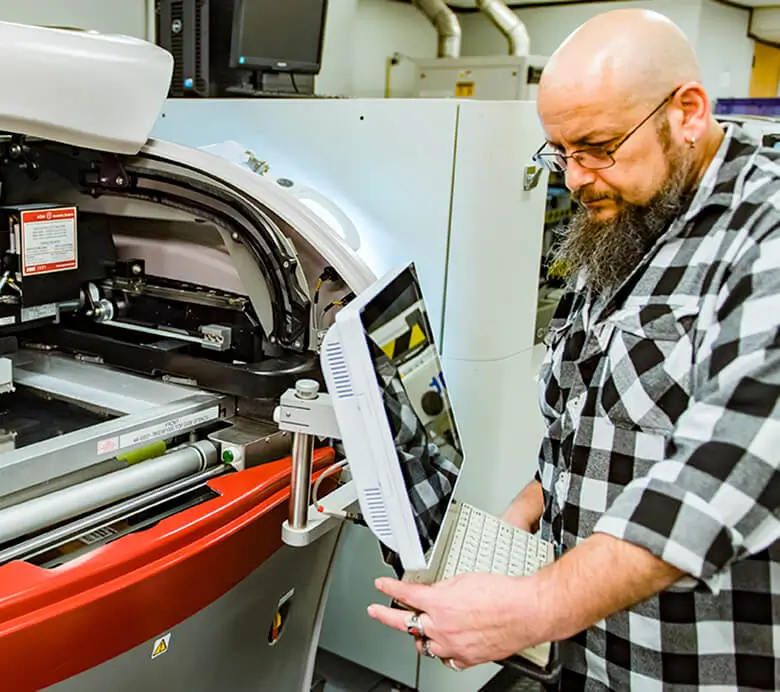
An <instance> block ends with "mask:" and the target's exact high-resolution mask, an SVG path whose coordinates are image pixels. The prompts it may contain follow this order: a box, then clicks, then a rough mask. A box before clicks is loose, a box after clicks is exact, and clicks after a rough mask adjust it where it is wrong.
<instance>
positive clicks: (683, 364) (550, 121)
mask: <svg viewBox="0 0 780 692" xmlns="http://www.w3.org/2000/svg"><path fill="white" fill-rule="evenodd" d="M538 108H539V114H540V117H541V121H542V124H543V126H544V130H545V133H546V142H545V143H544V145H543V146H542V148H541V149H540V150H539V152H538V154H537V160H538V161H540V162H542V163H544V165H546V166H548V167H550V168H551V169H552V170H557V171H559V172H561V173H564V174H565V176H566V183H567V185H568V187H569V188H570V189H571V192H572V195H573V197H574V199H575V200H577V201H578V202H579V203H580V210H579V211H578V212H577V213H576V215H575V216H574V218H573V220H572V222H571V224H570V225H569V227H568V229H567V231H566V233H565V235H564V237H563V239H562V242H561V243H560V246H559V248H558V250H557V254H558V259H559V260H560V261H561V262H562V263H564V264H565V266H567V267H568V268H569V269H570V271H571V283H570V290H569V292H568V293H567V294H566V295H565V297H564V298H563V299H562V300H561V304H560V306H559V308H558V311H557V313H556V315H555V317H554V319H553V322H552V325H551V330H550V334H549V337H548V352H547V357H546V359H545V362H544V364H543V366H542V371H541V378H540V379H541V394H542V396H541V399H540V400H541V405H542V412H543V415H544V417H545V419H546V421H547V424H548V429H547V433H546V435H545V438H544V440H543V443H542V447H541V453H540V462H539V473H538V474H537V477H536V479H535V480H534V481H533V482H532V483H531V484H530V485H529V486H528V487H527V488H525V489H524V490H523V491H522V492H521V493H520V494H519V495H518V497H517V499H516V500H515V502H514V503H513V504H512V506H511V507H510V508H509V509H508V510H507V511H506V513H505V515H504V519H505V520H507V521H509V522H511V523H513V524H515V525H517V526H520V527H522V528H525V529H527V530H531V531H535V530H536V529H537V528H539V527H540V528H541V533H542V536H543V537H544V538H546V539H548V540H551V541H554V542H555V543H556V544H557V545H558V546H559V547H560V549H561V553H562V557H561V558H560V559H559V560H557V561H556V562H555V564H553V565H552V566H550V567H547V568H545V569H543V570H541V571H539V572H538V573H536V574H535V575H533V576H531V577H521V578H516V577H507V576H501V575H495V574H464V575H460V576H459V577H456V578H455V579H452V580H450V581H446V582H442V583H439V584H436V585H434V586H420V585H409V584H402V583H400V582H397V581H394V580H385V579H383V580H379V581H378V582H377V586H378V588H379V589H381V590H382V591H384V592H385V593H386V594H388V595H390V596H392V597H394V598H397V599H398V600H400V601H402V602H404V603H407V604H409V605H410V606H412V607H413V608H415V609H417V610H418V611H419V612H420V613H421V615H420V620H419V622H420V625H421V626H422V629H423V631H424V634H425V637H426V638H427V639H428V641H427V643H426V646H425V650H426V651H427V652H430V653H431V654H432V655H434V656H438V657H440V658H441V659H442V661H444V662H446V663H447V664H448V665H450V667H453V668H464V667H467V666H471V665H475V664H478V663H482V662H485V661H495V660H500V659H503V658H504V657H507V656H509V655H511V654H512V653H513V652H516V651H519V650H522V649H525V648H528V647H531V646H534V645H537V644H539V643H542V642H545V641H553V640H554V641H561V659H562V663H563V666H564V670H563V674H562V682H561V687H562V689H563V690H567V691H568V690H581V689H585V690H606V689H609V690H624V689H625V690H627V689H636V690H642V691H644V690H698V689H703V690H732V689H740V690H771V689H776V687H777V686H778V685H780V543H778V541H780V470H779V468H778V466H779V461H780V407H779V406H778V394H780V329H778V323H779V322H780V209H779V207H780V157H779V156H778V154H776V153H775V152H773V151H770V150H765V149H762V148H760V146H759V143H758V142H757V141H754V140H753V139H752V138H751V137H749V136H748V135H747V134H746V133H745V132H744V131H743V130H742V129H741V128H740V127H738V126H736V125H729V126H728V127H723V126H721V125H720V124H718V123H717V122H716V121H715V120H714V119H713V117H712V114H711V110H710V104H709V101H708V98H707V95H706V93H705V91H704V90H703V88H702V86H701V84H700V81H699V71H698V67H697V64H696V59H695V57H694V54H693V51H692V49H691V46H690V44H689V43H688V41H687V40H686V38H685V36H684V35H683V34H682V33H681V32H680V31H679V29H678V28H677V27H676V26H674V25H673V24H672V23H671V22H669V21H668V20H667V19H665V18H664V17H662V16H660V15H658V14H655V13H652V12H647V11H639V10H618V11H615V12H609V13H605V14H603V15H600V16H598V17H596V18H595V19H593V20H591V21H589V22H587V23H586V24H584V25H583V26H582V27H580V28H579V29H578V30H577V31H575V32H574V33H573V34H572V35H571V36H570V37H569V38H568V39H567V40H566V41H565V43H564V44H563V45H562V46H561V47H560V48H559V50H558V51H557V52H556V53H555V54H554V55H553V56H552V59H551V60H550V62H549V64H548V65H547V67H546V69H545V70H544V74H543V77H542V81H541V84H540V86H539V96H538ZM369 614H370V615H371V616H373V617H375V618H377V619H379V620H380V621H382V622H384V623H385V624H387V625H389V626H391V627H396V628H398V629H400V630H402V631H404V630H405V629H406V625H407V622H406V617H405V616H404V614H403V613H402V612H399V611H393V610H390V609H387V608H384V607H382V606H378V605H372V606H371V607H370V608H369ZM417 646H418V649H420V648H421V645H420V641H419V640H418V642H417Z"/></svg>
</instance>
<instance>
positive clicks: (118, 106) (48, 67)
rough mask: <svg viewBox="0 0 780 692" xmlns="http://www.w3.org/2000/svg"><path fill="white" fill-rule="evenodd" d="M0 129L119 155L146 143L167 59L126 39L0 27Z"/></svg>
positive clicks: (163, 93)
mask: <svg viewBox="0 0 780 692" xmlns="http://www.w3.org/2000/svg"><path fill="white" fill-rule="evenodd" d="M0 64H2V65H4V66H5V67H4V69H3V70H0V94H2V96H0V131H3V132H11V133H18V134H24V135H29V136H33V137H40V138H44V139H49V140H53V141H57V142H63V143H65V144H73V145H76V146H81V147H85V148H90V149H99V150H104V151H111V152H116V153H122V154H135V153H137V152H138V151H139V150H140V149H141V147H142V146H143V145H144V143H145V142H146V140H147V139H148V138H149V134H150V132H151V131H152V128H153V127H154V125H155V122H156V120H157V118H158V117H159V115H160V112H161V111H162V107H163V104H164V103H165V99H166V98H167V95H168V89H169V85H170V80H171V74H172V72H173V57H172V56H171V55H170V53H168V52H167V51H165V50H163V49H162V48H160V47H158V46H156V45H154V44H152V43H149V42H147V41H143V40H140V39H136V38H132V37H129V36H121V35H107V34H100V33H97V32H93V31H80V30H71V29H56V28H47V27H38V26H28V25H24V24H14V23H11V22H0Z"/></svg>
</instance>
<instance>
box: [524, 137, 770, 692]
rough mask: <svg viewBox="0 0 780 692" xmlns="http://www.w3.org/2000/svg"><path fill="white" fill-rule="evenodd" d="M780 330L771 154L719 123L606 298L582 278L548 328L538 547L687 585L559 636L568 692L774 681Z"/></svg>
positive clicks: (766, 686) (760, 686)
mask: <svg viewBox="0 0 780 692" xmlns="http://www.w3.org/2000/svg"><path fill="white" fill-rule="evenodd" d="M779 325H780V152H774V151H772V150H769V149H765V148H761V147H760V146H759V143H758V142H757V141H756V140H754V139H753V138H752V137H751V136H749V135H748V134H747V133H746V132H745V131H744V130H743V129H742V128H740V127H739V126H737V125H729V126H728V127H727V128H725V137H724V140H723V142H722V144H721V146H720V148H719V150H718V153H717V155H716V157H715V158H714V160H713V161H712V163H711V164H710V166H709V168H708V170H707V172H706V174H705V176H704V177H703V179H702V181H701V183H700V185H699V187H698V189H697V191H696V194H695V196H694V197H693V199H692V201H691V203H690V205H689V206H688V207H687V208H686V211H685V212H684V213H683V215H681V217H680V218H678V219H677V220H675V221H674V222H673V223H672V224H671V225H670V226H669V228H668V229H667V230H666V232H665V233H664V235H663V236H662V237H661V238H660V239H659V240H658V242H657V243H656V244H655V245H654V247H653V248H652V249H651V250H650V252H648V254H647V255H646V256H645V258H644V260H643V261H642V262H641V264H640V266H639V267H638V268H637V269H636V271H635V272H634V273H633V274H632V276H631V277H629V278H628V279H627V280H626V282H625V283H624V284H623V286H622V287H621V288H619V289H618V290H617V292H616V293H615V295H614V296H613V297H612V298H610V299H608V300H604V301H602V302H601V303H599V302H597V301H594V300H593V298H592V297H591V295H590V294H589V292H588V291H587V290H586V289H585V285H584V282H583V280H582V277H580V278H579V279H578V280H577V281H576V282H575V285H574V286H573V288H572V290H571V291H570V292H568V293H567V294H566V295H565V296H564V297H563V299H562V300H561V303H560V305H559V307H558V310H557V312H556V315H555V317H554V318H553V320H552V323H551V328H550V332H549V334H548V347H549V348H548V352H547V356H546V358H545V361H544V363H543V364H542V370H541V377H540V399H541V407H542V413H543V415H544V417H545V420H546V423H547V433H546V435H545V438H544V440H543V443H542V447H541V451H540V463H539V474H538V476H537V478H538V479H539V480H540V481H541V483H542V486H543V488H544V496H545V512H544V516H543V520H542V535H543V537H544V538H547V539H549V540H554V541H557V542H559V543H560V544H562V546H563V548H564V550H565V549H570V548H572V547H573V546H575V545H576V544H577V543H579V542H581V541H583V540H585V539H586V538H588V537H589V536H591V535H592V534H594V533H604V534H609V535H612V536H615V537H616V538H619V539H622V540H625V541H628V542H630V543H633V544H636V545H639V546H642V547H644V548H646V549H648V550H649V551H651V552H652V553H653V554H655V555H656V556H658V557H660V558H662V559H663V560H665V561H666V562H668V563H670V564H672V565H674V566H676V567H678V568H679V569H681V570H683V571H684V572H686V574H688V575H690V576H689V577H686V578H685V579H683V580H682V581H680V582H678V583H677V584H675V585H674V586H673V587H671V588H670V589H668V590H667V591H665V592H663V593H661V594H659V595H658V596H656V597H653V598H650V599H649V600H647V601H645V602H642V603H640V604H638V605H636V606H634V607H633V608H631V609H629V610H626V611H622V612H619V613H616V614H614V615H612V616H610V617H608V618H607V619H606V620H604V621H602V622H600V623H597V624H596V625H595V626H593V627H591V628H590V629H588V630H587V631H585V632H583V633H581V634H580V635H578V636H576V637H574V638H573V639H572V640H570V641H567V642H564V643H563V644H562V647H561V656H562V659H563V664H564V675H563V682H562V689H564V690H567V692H568V690H578V689H587V690H604V689H609V690H627V689H632V690H640V691H642V692H645V691H646V690H647V691H650V690H699V689H701V690H713V691H715V690H733V689H740V690H752V689H756V690H772V689H775V688H776V686H777V685H778V684H780V682H778V681H780V543H779V542H778V541H780V463H779V462H780V405H778V394H780V327H779ZM604 569H610V570H611V569H620V565H604ZM587 588H588V589H592V588H597V587H594V585H590V584H589V585H587Z"/></svg>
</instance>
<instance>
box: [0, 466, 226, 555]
mask: <svg viewBox="0 0 780 692" xmlns="http://www.w3.org/2000/svg"><path fill="white" fill-rule="evenodd" d="M144 463H145V462H144ZM228 468H229V467H227V466H222V465H221V466H217V467H214V468H210V469H207V470H206V471H203V472H201V473H199V474H197V475H195V476H189V477H187V478H182V479H181V480H178V481H174V482H173V483H169V484H168V485H164V486H163V487H162V488H155V489H154V490H151V491H149V492H148V493H144V494H143V495H139V496H138V497H132V498H130V499H129V500H125V501H124V502H120V503H119V504H117V505H113V506H111V507H107V508H106V509H103V510H100V511H99V512H95V513H93V514H90V515H89V516H86V517H83V518H82V519H77V520H76V521H74V522H71V523H70V524H66V525H65V526H59V527H57V528H56V529H53V530H51V531H47V532H46V533H43V534H41V535H39V536H36V537H35V538H31V539H29V540H27V541H24V542H23V543H18V544H17V545H14V546H11V547H10V548H6V549H5V550H2V551H0V565H3V564H5V563H6V562H10V561H11V560H18V559H19V558H22V559H29V558H31V557H34V556H35V555H37V554H38V553H39V552H41V551H43V550H49V549H50V548H53V547H56V546H57V545H62V543H64V542H66V541H68V540H72V539H73V538H77V537H78V536H80V535H81V534H83V533H86V532H87V531H94V530H96V529H99V528H103V527H104V526H108V525H109V524H111V523H113V522H115V521H119V520H120V519H123V518H124V517H126V516H128V515H130V514H132V513H133V512H135V511H137V510H139V509H142V508H143V509H148V508H151V507H154V506H155V505H157V504H159V503H161V502H167V501H169V500H171V499H173V498H174V497H175V496H176V495H179V494H182V493H185V492H188V491H189V490H190V489H192V488H194V487H196V486H198V485H200V484H201V483H205V482H207V481H209V480H211V479H212V478H216V477H217V476H219V475H221V474H223V473H225V471H226V470H227V469H228Z"/></svg>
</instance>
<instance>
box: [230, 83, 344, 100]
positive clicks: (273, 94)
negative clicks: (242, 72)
mask: <svg viewBox="0 0 780 692" xmlns="http://www.w3.org/2000/svg"><path fill="white" fill-rule="evenodd" d="M225 93H226V94H227V95H229V96H240V97H248V98H260V99H263V98H265V99H335V98H343V97H340V96H326V95H323V94H306V93H299V92H297V91H283V90H281V89H280V90H276V89H253V88H252V87H242V86H232V87H228V88H227V89H225Z"/></svg>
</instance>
